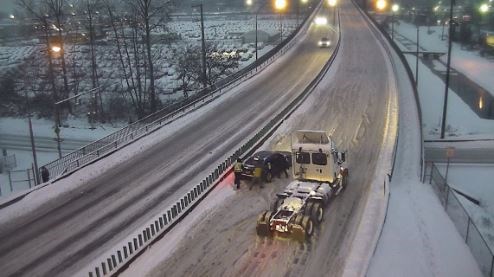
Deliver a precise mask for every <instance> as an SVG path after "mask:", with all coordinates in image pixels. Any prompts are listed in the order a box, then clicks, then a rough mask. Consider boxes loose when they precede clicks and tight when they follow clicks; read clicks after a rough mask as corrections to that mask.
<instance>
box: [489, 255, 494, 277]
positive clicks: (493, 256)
mask: <svg viewBox="0 0 494 277" xmlns="http://www.w3.org/2000/svg"><path fill="white" fill-rule="evenodd" d="M491 255H492V254H491ZM493 268H494V255H492V262H491V275H489V276H491V277H492V276H493V275H492V274H493V273H494V271H493Z"/></svg>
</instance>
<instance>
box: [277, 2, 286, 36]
mask: <svg viewBox="0 0 494 277" xmlns="http://www.w3.org/2000/svg"><path fill="white" fill-rule="evenodd" d="M286 7H287V3H286V0H275V2H274V8H275V9H276V10H277V11H278V12H280V43H281V42H283V19H282V12H283V11H284V10H285V9H286Z"/></svg>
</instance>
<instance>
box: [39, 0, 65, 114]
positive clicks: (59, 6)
mask: <svg viewBox="0 0 494 277" xmlns="http://www.w3.org/2000/svg"><path fill="white" fill-rule="evenodd" d="M43 2H44V5H45V6H46V7H47V9H48V12H49V13H48V16H49V17H50V18H52V19H53V21H54V22H53V25H55V26H54V29H55V31H56V33H57V37H58V43H59V44H60V45H59V47H60V61H61V64H62V78H63V88H64V90H63V91H64V94H63V97H64V98H67V97H69V93H70V88H69V81H68V76H67V75H68V74H67V65H66V63H65V39H64V29H65V10H64V8H65V4H66V1H65V0H44V1H43ZM67 108H68V109H69V110H70V104H69V102H67Z"/></svg>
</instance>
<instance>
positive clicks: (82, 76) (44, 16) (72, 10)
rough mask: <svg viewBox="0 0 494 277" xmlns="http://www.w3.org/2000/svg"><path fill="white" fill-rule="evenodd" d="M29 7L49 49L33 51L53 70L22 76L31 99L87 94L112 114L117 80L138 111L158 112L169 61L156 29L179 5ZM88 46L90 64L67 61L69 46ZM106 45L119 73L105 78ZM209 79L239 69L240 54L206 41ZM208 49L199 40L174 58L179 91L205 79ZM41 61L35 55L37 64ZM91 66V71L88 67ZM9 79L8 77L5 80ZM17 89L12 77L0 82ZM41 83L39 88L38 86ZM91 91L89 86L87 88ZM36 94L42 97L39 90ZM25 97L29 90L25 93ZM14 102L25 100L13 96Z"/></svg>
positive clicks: (69, 108)
mask: <svg viewBox="0 0 494 277" xmlns="http://www.w3.org/2000/svg"><path fill="white" fill-rule="evenodd" d="M18 5H19V7H21V8H22V10H23V11H24V13H25V14H24V15H23V16H19V17H20V18H23V19H22V20H23V21H24V22H29V24H32V26H33V28H34V29H35V30H36V32H37V33H38V37H39V38H40V39H41V40H42V42H43V44H44V47H43V48H44V50H43V52H42V53H34V54H33V55H35V56H37V57H38V58H41V60H43V61H45V62H46V68H42V67H41V66H38V70H41V71H42V73H39V72H38V74H35V75H36V76H34V75H33V76H31V77H30V76H28V74H25V76H22V78H21V80H20V81H21V82H24V85H23V86H22V87H23V89H24V90H26V89H29V87H31V88H33V89H32V90H31V91H29V93H26V96H27V95H28V94H29V96H30V97H38V98H39V95H43V96H46V97H44V99H48V101H49V102H51V103H52V104H53V105H54V103H57V102H59V101H61V100H63V99H67V98H69V97H73V96H74V95H77V94H79V93H81V94H82V93H85V92H87V91H88V90H87V86H80V84H81V83H85V84H88V85H89V87H90V88H91V90H89V94H88V95H89V96H91V97H89V102H90V103H89V104H90V105H89V106H90V110H91V114H92V115H97V116H96V118H98V119H100V120H104V119H105V110H104V107H105V105H104V102H105V98H104V97H103V96H102V92H103V91H104V90H105V89H106V88H107V87H108V86H110V85H112V84H113V83H115V81H118V83H119V86H120V87H121V90H120V91H119V93H120V94H121V95H120V96H121V97H122V98H124V99H126V100H127V101H128V103H129V107H132V108H133V110H134V114H135V115H136V116H137V117H138V118H141V117H143V116H145V115H147V114H149V113H152V112H154V111H156V110H157V109H158V108H159V107H160V106H161V102H160V100H159V97H158V93H159V88H157V86H156V80H157V78H158V77H159V76H160V75H161V73H160V71H161V68H159V67H158V68H156V66H157V65H159V64H160V63H159V61H162V60H163V59H165V57H164V56H163V55H162V52H161V51H159V50H160V47H161V46H162V44H160V43H157V42H156V39H155V37H156V36H157V35H156V34H166V33H167V32H168V29H167V22H168V21H169V14H170V11H171V10H172V9H173V7H174V3H173V2H172V1H158V0H124V1H117V0H115V1H113V0H80V1H77V2H76V4H71V2H69V1H67V0H18ZM81 45H84V47H86V48H88V49H89V50H88V51H84V52H85V53H87V54H86V55H88V56H89V57H88V60H89V63H88V64H87V65H86V66H82V65H81V63H82V61H80V60H77V59H76V58H75V55H74V56H72V58H73V60H71V59H70V58H67V54H66V53H67V51H66V48H67V47H74V48H75V47H76V46H81ZM103 47H106V48H108V47H109V48H111V49H112V50H111V53H112V55H107V56H104V57H106V58H108V59H111V60H112V62H114V66H115V72H116V73H117V75H118V77H117V78H113V79H112V80H109V79H108V78H106V79H103V80H102V78H101V76H102V74H101V72H100V71H101V68H100V66H99V65H100V64H101V63H102V62H103V61H101V59H102V56H101V55H98V52H99V51H102V50H101V49H102V48H103ZM206 53H207V54H206V55H207V63H206V68H207V72H208V74H207V83H208V84H209V85H213V84H214V83H215V82H216V81H217V80H218V79H220V78H221V77H223V76H225V75H227V74H229V73H230V72H231V71H232V70H233V69H235V68H237V67H238V59H237V58H235V57H230V56H224V55H221V54H219V53H218V51H217V49H216V47H215V45H214V44H210V45H208V46H207V51H206ZM200 55H201V51H200V48H199V47H198V46H197V45H194V44H192V45H188V46H187V47H185V48H184V49H182V50H181V51H180V52H179V53H176V55H174V58H173V60H170V61H169V62H170V63H172V64H174V65H175V68H176V70H177V77H178V79H179V81H180V88H178V89H180V90H182V91H183V93H184V96H185V97H187V96H188V92H189V91H191V90H194V89H197V88H198V87H199V84H201V83H202V81H203V80H202V79H201V78H202V74H201V59H200ZM36 62H39V61H37V59H34V61H33V63H36ZM38 64H39V63H38ZM82 71H85V72H82ZM33 78H35V79H39V80H37V81H36V82H34V83H35V84H34V85H33V84H31V86H26V83H28V82H32V81H33ZM4 79H5V78H4ZM0 85H1V86H2V87H3V86H6V87H7V88H9V90H8V91H9V93H10V92H12V91H13V89H12V84H11V83H10V82H7V81H6V82H4V83H2V84H0ZM34 86H36V87H37V88H36V89H34ZM81 87H82V88H84V89H81ZM34 92H37V94H38V95H33V94H34ZM18 94H20V95H22V96H23V95H24V93H22V92H21V93H18ZM10 98H11V99H17V100H19V98H18V97H16V96H15V95H12V93H10ZM73 103H74V102H73V101H65V102H63V103H62V104H60V105H54V107H56V109H54V112H53V114H54V116H55V118H56V119H57V121H58V122H60V118H59V116H60V115H62V116H64V115H68V114H70V113H73Z"/></svg>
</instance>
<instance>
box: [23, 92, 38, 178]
mask: <svg viewBox="0 0 494 277" xmlns="http://www.w3.org/2000/svg"><path fill="white" fill-rule="evenodd" d="M24 95H25V97H26V110H27V119H28V123H29V137H30V139H31V151H32V153H33V162H34V170H33V174H34V183H35V184H36V185H37V184H39V183H40V178H39V172H38V158H37V156H36V144H35V143H34V133H33V123H32V121H31V117H32V115H31V110H30V108H29V98H28V96H27V91H26V92H25V93H24Z"/></svg>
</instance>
